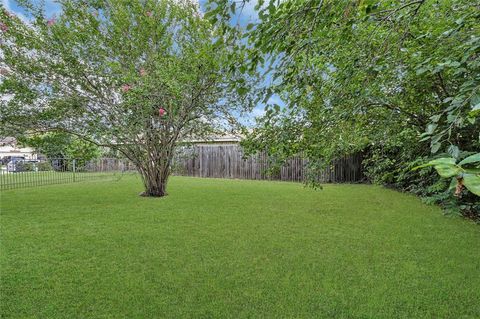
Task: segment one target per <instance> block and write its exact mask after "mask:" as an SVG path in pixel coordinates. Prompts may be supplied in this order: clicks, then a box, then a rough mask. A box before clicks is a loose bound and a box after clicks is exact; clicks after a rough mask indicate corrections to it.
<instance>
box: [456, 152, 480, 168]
mask: <svg viewBox="0 0 480 319" xmlns="http://www.w3.org/2000/svg"><path fill="white" fill-rule="evenodd" d="M479 162H480V153H477V154H473V155H470V156H469V157H467V158H465V159H463V160H462V161H461V162H460V163H458V165H460V166H463V165H467V164H472V163H479Z"/></svg>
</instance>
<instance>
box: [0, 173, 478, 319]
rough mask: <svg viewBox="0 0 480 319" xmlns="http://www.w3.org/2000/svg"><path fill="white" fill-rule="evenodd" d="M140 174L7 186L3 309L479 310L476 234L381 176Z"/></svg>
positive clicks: (378, 314)
mask: <svg viewBox="0 0 480 319" xmlns="http://www.w3.org/2000/svg"><path fill="white" fill-rule="evenodd" d="M141 191H142V184H141V182H140V179H139V178H138V177H137V176H132V175H129V176H124V177H123V178H121V179H120V180H119V181H105V180H100V181H85V182H81V183H76V184H66V185H51V186H43V187H37V188H25V189H18V190H7V191H4V192H2V193H1V228H2V230H1V251H2V254H1V255H0V256H1V260H0V266H1V277H2V280H1V291H0V295H1V301H0V304H1V307H0V316H1V317H2V318H9V317H22V318H31V317H37V318H72V317H82V318H87V317H88V318H152V317H156V318H158V317H167V318H229V317H230V318H245V317H269V318H281V317H285V318H287V317H290V318H292V317H297V318H300V317H301V318H309V317H310V318H319V317H321V318H478V317H480V303H478V300H480V289H479V287H480V273H479V269H480V258H479V257H478V256H479V252H480V232H479V229H478V225H475V223H473V222H471V221H468V220H465V219H462V218H459V217H450V218H446V217H445V216H443V215H442V213H441V210H440V208H438V207H436V206H427V205H425V204H423V203H422V202H421V200H420V199H418V198H417V197H415V196H413V195H407V194H402V193H399V192H397V191H393V190H389V189H385V188H382V187H380V186H372V185H326V186H325V187H324V189H323V190H313V189H311V188H305V187H304V186H303V185H301V184H298V183H289V182H272V181H246V180H225V179H199V178H191V177H173V178H172V179H171V181H170V183H169V188H168V192H169V195H168V196H166V197H164V198H161V199H158V198H145V197H139V196H138V193H139V192H141Z"/></svg>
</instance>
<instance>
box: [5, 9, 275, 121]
mask: <svg viewBox="0 0 480 319" xmlns="http://www.w3.org/2000/svg"><path fill="white" fill-rule="evenodd" d="M198 1H199V3H200V8H201V9H202V11H203V10H204V9H205V3H206V1H207V0H198ZM1 2H2V4H3V6H4V7H5V8H6V9H7V10H9V11H11V12H13V13H15V14H16V15H17V16H19V17H20V18H22V19H24V20H27V19H26V18H25V15H24V12H23V11H22V9H21V8H20V7H19V6H18V5H17V4H16V2H15V1H14V0H1ZM256 2H257V0H251V1H250V2H249V3H247V4H246V5H245V7H244V8H243V10H242V12H241V13H240V12H239V11H237V16H236V17H235V19H234V20H233V21H232V22H233V23H239V24H240V25H243V26H245V25H247V24H248V23H250V22H251V21H254V20H256V19H257V15H256V12H255V10H254V6H255V5H256ZM60 11H61V8H60V6H59V5H58V4H57V3H56V2H55V1H54V0H46V1H45V14H46V16H47V17H51V16H53V15H57V14H59V12H60ZM268 80H269V78H266V81H268ZM269 103H275V104H279V105H281V106H283V105H284V103H283V102H282V101H281V100H280V98H279V97H278V96H272V97H271V98H270V100H269ZM264 108H265V105H263V104H259V105H257V106H256V107H255V109H254V110H253V111H252V113H251V114H250V117H251V118H250V119H246V120H247V122H252V121H251V120H252V119H253V118H254V117H257V116H261V115H262V114H264ZM245 124H252V123H245Z"/></svg>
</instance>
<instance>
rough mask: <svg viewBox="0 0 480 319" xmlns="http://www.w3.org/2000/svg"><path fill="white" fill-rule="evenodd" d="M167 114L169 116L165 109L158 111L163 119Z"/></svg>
mask: <svg viewBox="0 0 480 319" xmlns="http://www.w3.org/2000/svg"><path fill="white" fill-rule="evenodd" d="M165 114H167V111H165V109H164V108H162V107H161V108H159V109H158V115H160V117H163V116H164V115H165Z"/></svg>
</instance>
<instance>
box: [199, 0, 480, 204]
mask: <svg viewBox="0 0 480 319" xmlns="http://www.w3.org/2000/svg"><path fill="white" fill-rule="evenodd" d="M246 2H248V1H242V2H241V3H240V4H238V3H237V4H235V5H234V4H233V3H234V2H230V1H227V0H211V1H210V3H211V7H210V9H211V10H210V12H209V14H208V16H209V17H210V18H211V19H212V20H213V21H215V20H218V21H219V22H218V23H219V24H220V25H222V28H223V29H222V30H223V31H224V32H225V34H228V35H234V34H236V33H235V32H234V31H232V27H230V26H229V22H230V20H231V17H232V16H233V13H232V11H233V10H232V7H233V8H236V10H238V6H239V5H240V6H242V5H245V3H246ZM227 3H231V4H232V5H231V6H229V5H227ZM479 5H480V2H479V1H478V0H476V1H471V0H455V1H453V0H442V1H434V0H416V1H410V2H407V1H399V0H389V1H375V0H362V1H347V0H341V1H309V0H290V1H281V2H279V1H275V0H266V1H259V3H258V5H257V6H256V9H257V13H258V20H257V21H254V22H252V24H250V25H248V26H247V27H246V28H245V30H244V32H243V34H242V35H243V38H242V39H235V38H234V37H233V36H231V37H233V38H234V40H238V41H237V42H236V43H237V45H238V46H240V47H241V48H242V49H243V50H246V51H247V52H248V57H249V58H248V59H246V61H245V64H246V67H245V69H247V70H248V69H254V68H261V69H265V70H266V71H267V73H268V74H269V75H268V76H270V77H271V81H270V82H269V83H268V84H267V85H266V86H265V87H264V88H263V90H262V92H263V95H262V97H261V99H263V101H267V100H268V98H269V97H270V96H271V95H272V94H278V95H279V96H280V97H281V98H282V99H283V100H284V101H286V104H287V105H286V107H285V108H281V107H278V106H275V105H267V112H266V115H265V117H264V118H263V119H261V120H260V121H259V123H258V124H259V126H260V127H259V128H256V129H255V130H254V131H253V132H252V133H251V134H250V135H249V141H247V142H246V143H245V145H246V146H247V148H248V149H250V150H251V151H253V152H254V151H258V150H267V151H269V152H270V153H272V154H275V155H278V158H285V157H286V156H288V155H291V154H287V153H288V152H290V153H292V152H299V151H302V152H303V153H304V154H306V155H307V156H309V158H310V159H311V161H312V162H313V163H317V164H318V165H326V164H327V163H329V162H330V161H331V160H332V159H333V158H335V157H337V156H339V155H345V154H349V153H352V152H357V151H362V152H364V153H365V155H366V156H365V158H366V161H365V165H366V171H367V175H368V176H369V178H370V179H371V180H372V181H373V182H378V183H382V184H386V185H389V186H394V187H398V188H400V189H403V190H412V191H415V188H416V183H417V181H420V183H421V184H422V185H423V187H424V189H426V188H428V187H429V186H433V185H436V183H437V180H438V178H437V177H436V176H435V175H433V174H434V172H433V171H432V170H426V171H424V172H425V173H421V174H426V175H427V178H426V179H425V178H424V177H423V178H422V177H421V176H420V175H419V174H420V173H419V172H411V168H412V167H414V166H418V165H419V164H422V163H424V162H422V160H424V161H425V160H427V159H428V158H429V157H432V156H435V157H442V156H443V157H445V156H451V157H453V158H455V159H456V160H459V159H461V158H462V156H463V155H464V154H467V153H469V152H478V150H479V149H480V135H479V129H478V128H479V127H480V125H479V115H480V110H479V104H478V103H479V101H480V59H479V58H478V57H479V56H480V38H479V36H478V35H479V34H480V25H479V24H478V21H479V19H480V11H479V10H478V7H479ZM285 150H287V153H285ZM439 192H440V190H439V191H437V192H434V194H436V193H439ZM442 192H443V190H442ZM425 193H426V192H425Z"/></svg>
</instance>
